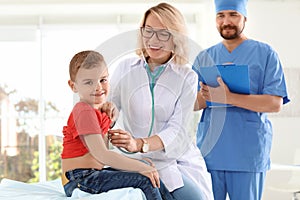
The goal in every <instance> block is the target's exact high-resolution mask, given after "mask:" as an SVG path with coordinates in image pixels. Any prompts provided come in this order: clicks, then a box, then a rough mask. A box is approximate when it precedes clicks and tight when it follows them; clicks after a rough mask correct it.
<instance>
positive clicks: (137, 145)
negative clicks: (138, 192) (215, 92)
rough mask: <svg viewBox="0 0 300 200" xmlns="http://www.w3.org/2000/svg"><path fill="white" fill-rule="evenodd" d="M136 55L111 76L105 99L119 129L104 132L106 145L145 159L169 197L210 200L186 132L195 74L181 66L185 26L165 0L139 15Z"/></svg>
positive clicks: (184, 59)
mask: <svg viewBox="0 0 300 200" xmlns="http://www.w3.org/2000/svg"><path fill="white" fill-rule="evenodd" d="M139 33H140V34H139V36H138V49H137V51H136V53H137V55H138V56H136V57H132V58H127V59H125V60H123V61H122V62H121V63H120V64H119V66H118V67H117V68H116V70H115V71H114V73H113V74H112V77H111V93H110V94H111V96H110V97H111V101H112V102H113V103H115V105H116V106H117V108H118V109H119V111H120V114H121V116H122V115H123V118H122V119H123V121H122V123H123V125H124V129H125V130H121V129H116V130H110V139H111V143H112V144H113V145H114V146H116V147H118V148H119V149H121V150H122V151H123V152H126V153H127V155H128V156H133V157H139V158H150V159H151V160H152V162H153V163H154V165H155V166H156V168H157V170H158V172H159V174H160V177H161V179H162V181H163V182H164V184H165V185H166V187H167V188H168V190H169V191H170V192H171V194H172V196H173V197H174V198H175V199H188V200H191V199H195V200H201V199H203V200H210V199H213V197H212V196H213V195H212V189H211V187H212V186H211V179H210V176H209V174H208V172H207V169H206V165H205V162H204V160H203V157H202V155H201V153H200V151H199V150H198V148H197V147H196V146H195V144H194V142H193V137H192V134H190V133H189V132H188V131H189V130H188V123H189V122H190V119H191V116H192V114H193V106H194V102H195V100H196V94H197V76H196V74H195V73H194V72H193V70H192V69H191V68H189V67H188V66H186V64H187V62H188V60H187V58H188V53H187V47H186V42H187V41H186V26H185V22H184V18H183V16H182V14H181V13H180V12H179V11H178V10H177V9H176V8H174V7H173V6H171V5H169V4H167V3H160V4H158V5H157V6H154V7H152V8H150V9H148V10H147V11H146V12H145V14H144V16H143V19H142V22H141V25H140V32H139Z"/></svg>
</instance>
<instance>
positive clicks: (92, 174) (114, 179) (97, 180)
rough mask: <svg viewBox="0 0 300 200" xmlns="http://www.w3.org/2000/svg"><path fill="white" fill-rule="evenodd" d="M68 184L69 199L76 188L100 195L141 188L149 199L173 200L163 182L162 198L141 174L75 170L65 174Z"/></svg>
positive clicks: (66, 185) (66, 190)
mask: <svg viewBox="0 0 300 200" xmlns="http://www.w3.org/2000/svg"><path fill="white" fill-rule="evenodd" d="M65 177H66V179H67V180H68V182H67V183H66V184H65V185H64V190H65V193H66V195H67V196H68V197H70V196H71V195H72V192H73V190H74V189H75V188H79V189H80V190H82V191H84V192H88V193H91V194H99V193H101V192H107V191H109V190H112V189H119V188H125V187H133V188H140V189H141V190H142V191H143V192H144V194H145V196H146V198H147V199H151V200H152V199H153V200H162V199H171V197H170V196H168V195H170V193H168V192H167V189H166V188H165V186H164V184H163V183H162V182H161V187H160V189H161V190H162V191H163V192H162V193H163V195H166V196H164V197H163V198H162V196H161V194H160V191H159V189H158V188H154V187H153V186H152V184H151V181H150V179H149V178H148V177H146V176H143V175H141V174H139V173H134V172H124V171H118V170H115V169H112V168H105V169H102V170H96V169H75V170H70V171H67V172H66V173H65Z"/></svg>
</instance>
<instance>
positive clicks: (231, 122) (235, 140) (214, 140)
mask: <svg viewBox="0 0 300 200" xmlns="http://www.w3.org/2000/svg"><path fill="white" fill-rule="evenodd" d="M228 63H233V64H236V65H248V67H249V69H248V70H249V80H250V94H269V95H275V96H281V97H282V98H283V103H284V104H285V103H287V102H289V99H288V97H287V89H286V83H285V78H284V74H283V70H282V66H281V63H280V61H279V58H278V55H277V53H276V52H275V51H274V50H273V49H272V48H271V47H270V46H269V45H268V44H265V43H262V42H258V41H255V40H251V39H248V40H245V41H244V42H243V43H241V44H240V45H239V46H238V47H237V48H236V49H234V50H233V51H232V52H231V53H230V52H229V51H228V50H227V49H226V47H225V46H224V45H223V44H222V43H218V44H216V45H215V46H212V47H210V48H208V49H206V50H204V51H203V52H201V53H200V54H199V55H198V56H197V57H196V59H195V62H194V64H193V69H194V70H195V71H196V73H198V77H199V81H200V76H201V75H200V73H199V68H200V67H207V66H213V65H222V64H228ZM237 67H238V66H237ZM237 84H238V83H237ZM199 89H200V85H199V84H198V90H199ZM271 144H272V125H271V122H270V121H269V119H268V117H267V113H261V112H253V111H250V110H246V109H243V108H238V107H220V108H208V107H206V108H205V109H204V110H203V112H202V116H201V119H200V122H199V124H198V131H197V146H198V147H199V148H200V150H201V152H202V154H203V156H204V158H205V161H206V164H207V168H208V169H209V170H228V171H245V172H263V171H266V170H267V169H269V168H270V150H271Z"/></svg>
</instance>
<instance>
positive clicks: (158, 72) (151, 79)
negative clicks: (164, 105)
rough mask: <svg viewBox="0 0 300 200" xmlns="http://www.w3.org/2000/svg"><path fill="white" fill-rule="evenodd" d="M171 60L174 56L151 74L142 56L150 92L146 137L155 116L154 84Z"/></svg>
mask: <svg viewBox="0 0 300 200" xmlns="http://www.w3.org/2000/svg"><path fill="white" fill-rule="evenodd" d="M173 58H174V55H173V56H172V57H171V59H170V60H169V61H168V62H167V63H165V64H163V65H161V66H158V67H157V68H158V69H157V70H155V73H153V72H151V70H150V66H149V64H148V63H147V60H146V59H145V57H144V56H143V59H144V67H145V68H146V71H147V74H148V77H149V87H150V92H151V124H150V129H149V131H148V136H147V137H150V136H151V134H152V130H153V126H154V116H155V110H154V86H155V84H156V80H157V78H158V77H159V76H160V75H161V74H162V73H163V71H164V70H165V68H166V66H167V65H168V64H169V63H170V62H171V61H172V60H173ZM118 149H119V150H120V151H121V152H123V153H126V154H135V153H137V152H129V151H125V150H123V149H121V148H120V147H118Z"/></svg>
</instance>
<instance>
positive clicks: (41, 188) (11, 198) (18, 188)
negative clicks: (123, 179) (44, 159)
mask: <svg viewBox="0 0 300 200" xmlns="http://www.w3.org/2000/svg"><path fill="white" fill-rule="evenodd" d="M0 199H3V200H4V199H5V200H27V199H28V200H40V199H41V200H48V199H49V200H50V199H51V200H66V199H67V200H69V199H81V200H82V199H84V200H85V199H86V200H90V199H97V200H129V199H130V200H146V197H145V195H144V193H143V192H142V190H140V189H134V188H122V189H116V190H111V191H108V192H104V193H101V194H93V195H92V194H89V193H86V192H83V191H81V190H79V189H75V190H74V191H73V194H72V196H71V197H66V195H65V193H64V190H63V187H62V184H61V180H60V179H57V180H54V181H46V182H39V183H23V182H20V181H14V180H10V179H2V181H1V183H0Z"/></svg>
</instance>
